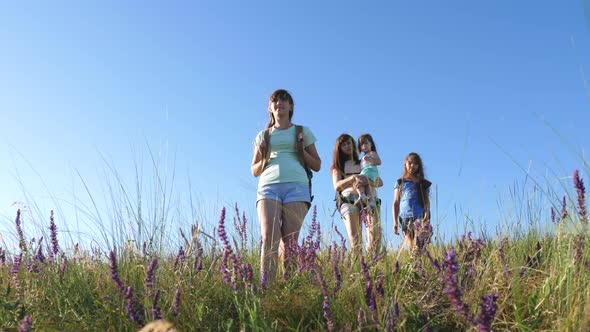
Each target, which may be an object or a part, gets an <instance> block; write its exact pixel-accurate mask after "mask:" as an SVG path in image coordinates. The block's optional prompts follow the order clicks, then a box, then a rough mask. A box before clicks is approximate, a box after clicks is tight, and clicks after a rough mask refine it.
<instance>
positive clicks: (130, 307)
mask: <svg viewBox="0 0 590 332" xmlns="http://www.w3.org/2000/svg"><path fill="white" fill-rule="evenodd" d="M125 299H126V300H127V306H126V307H125V310H127V314H128V315H129V318H130V319H131V321H132V322H134V323H136V324H137V325H138V326H143V325H144V317H143V315H144V314H143V308H142V307H141V305H140V304H138V303H137V301H135V298H134V297H133V289H132V288H131V287H127V290H126V292H125Z"/></svg>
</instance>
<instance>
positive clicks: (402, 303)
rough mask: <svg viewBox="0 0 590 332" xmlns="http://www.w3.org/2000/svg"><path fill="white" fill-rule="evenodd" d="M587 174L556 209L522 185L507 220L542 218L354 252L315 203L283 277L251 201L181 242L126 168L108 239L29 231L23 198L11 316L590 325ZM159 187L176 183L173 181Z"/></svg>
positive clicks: (206, 325)
mask: <svg viewBox="0 0 590 332" xmlns="http://www.w3.org/2000/svg"><path fill="white" fill-rule="evenodd" d="M584 174H586V179H587V175H588V170H587V169H586V170H585V171H584ZM573 178H574V181H572V182H570V187H569V188H570V189H569V191H568V192H564V193H563V196H561V197H566V199H561V198H559V196H558V197H556V195H555V193H553V195H549V198H550V200H551V204H550V207H551V210H553V211H554V212H553V213H552V214H551V215H552V216H553V217H552V220H547V218H548V217H546V216H547V215H548V213H547V212H546V211H545V213H542V210H543V209H545V210H546V208H545V207H546V204H545V201H544V200H540V199H538V196H537V195H539V194H542V195H546V194H547V191H541V190H537V191H536V192H532V193H526V192H525V191H524V190H522V188H515V189H514V191H513V197H512V199H513V200H516V201H518V202H519V204H517V205H518V206H519V207H520V208H519V209H517V210H515V213H514V214H510V215H506V216H505V217H504V218H505V219H506V220H505V223H508V224H512V225H515V224H516V225H518V224H521V223H522V222H523V221H524V222H525V223H526V225H527V226H528V227H513V228H510V229H509V230H510V233H506V232H499V233H498V234H497V235H496V236H489V235H484V234H480V235H476V234H471V233H468V234H465V235H463V236H461V237H460V238H457V239H454V240H452V241H450V242H447V243H442V242H437V243H429V240H430V237H429V236H428V234H427V233H424V234H426V235H425V236H423V237H422V240H423V241H422V242H420V245H419V249H418V250H417V251H416V252H413V253H410V252H407V251H402V252H397V251H389V252H387V251H386V252H383V253H380V254H378V255H372V256H360V257H354V256H352V255H351V254H350V252H349V251H348V250H347V249H346V243H345V241H334V242H332V243H327V242H324V241H325V240H324V238H322V236H321V234H322V233H326V232H331V231H332V230H331V229H329V227H331V226H330V224H329V223H324V222H322V220H319V219H318V217H317V215H316V214H315V210H314V211H312V213H313V218H312V227H310V228H309V232H308V233H307V234H304V235H303V236H302V237H301V240H300V243H298V244H296V245H294V246H292V247H291V248H289V250H288V258H287V259H288V261H287V271H283V272H284V273H283V276H282V277H281V278H279V279H278V280H277V281H275V282H273V283H271V284H267V283H265V282H264V281H263V280H262V279H264V278H263V276H260V275H259V272H258V271H259V270H260V261H259V254H260V252H259V247H258V243H257V240H258V239H252V237H251V234H249V233H248V231H247V229H248V227H249V226H248V221H247V220H246V215H245V213H243V212H241V211H240V210H239V208H238V207H237V206H234V207H231V209H230V208H228V209H226V208H223V209H222V211H220V215H219V220H218V223H217V224H216V225H214V226H212V228H213V229H205V227H204V226H203V224H199V223H194V224H192V225H190V226H185V227H181V228H180V229H179V230H178V234H176V237H177V238H178V239H179V241H177V242H176V244H171V243H172V242H169V241H168V242H167V241H165V240H164V239H163V238H162V235H161V233H162V231H163V228H162V227H159V226H157V225H159V224H164V223H167V222H169V220H166V218H167V216H168V215H167V214H166V213H167V211H169V208H168V206H167V204H168V203H166V202H165V200H164V199H155V198H152V200H153V203H154V206H157V207H158V211H159V212H158V213H154V214H152V215H151V216H150V217H149V220H152V221H154V223H153V224H152V223H148V222H146V220H148V219H147V217H146V214H145V211H143V210H142V209H141V206H142V205H141V202H142V200H143V197H142V196H140V195H137V196H135V197H134V198H132V195H131V194H129V193H130V190H129V189H128V188H127V187H125V186H122V185H120V184H121V181H118V184H119V185H117V186H114V185H109V186H108V188H109V189H110V193H111V194H112V195H113V199H114V200H116V199H120V200H121V202H119V203H118V202H115V201H114V202H113V205H114V206H115V207H116V208H115V210H114V211H110V212H108V213H111V214H112V216H114V217H113V220H114V225H111V227H114V228H113V230H112V231H111V233H112V234H111V235H109V236H108V237H107V239H108V241H107V243H108V247H106V248H105V247H103V248H100V247H94V246H91V247H90V248H83V247H82V246H81V245H78V244H74V245H72V246H71V247H66V246H65V245H64V244H62V243H61V242H60V241H61V240H62V234H63V233H60V232H59V229H60V220H59V218H56V217H55V216H54V215H53V212H50V213H48V215H47V218H46V220H47V221H46V222H45V224H44V225H43V226H42V227H43V228H45V229H47V230H49V231H48V232H47V234H46V235H45V236H43V237H40V238H38V239H33V238H27V237H26V232H23V231H22V223H21V218H22V214H21V211H20V210H19V211H18V212H17V215H16V217H15V220H14V236H15V237H16V239H15V240H16V243H18V248H17V249H16V250H12V251H10V250H7V248H0V291H1V292H2V296H0V327H1V328H2V329H10V328H18V327H19V326H20V328H21V330H23V331H26V330H29V329H34V330H40V331H64V330H65V331H97V330H101V331H102V330H104V331H136V330H139V329H140V328H141V327H143V326H145V325H146V324H148V323H149V322H152V321H157V320H167V321H169V322H170V323H171V324H173V325H174V327H175V329H176V330H178V331H194V330H230V331H233V330H235V331H238V330H245V331H272V330H277V331H285V330H287V331H288V330H294V331H317V330H320V331H321V330H329V331H341V330H344V331H357V330H367V331H372V330H386V331H394V330H400V331H426V330H432V331H457V330H480V331H490V330H497V331H538V330H563V331H572V330H575V331H587V330H588V329H589V328H590V302H589V301H590V287H589V285H588V284H589V282H590V278H589V277H588V275H589V273H588V272H589V269H590V252H589V248H590V243H589V240H588V236H587V234H588V229H587V212H586V210H585V209H586V201H587V199H586V198H585V188H584V179H583V177H582V174H581V173H579V172H577V171H576V173H575V174H574V177H573ZM137 179H141V175H140V174H137ZM155 188H156V190H158V192H160V193H166V192H168V193H169V192H170V191H168V189H169V187H168V189H165V188H167V187H166V186H165V185H164V182H162V181H160V182H158V183H157V185H156V186H155ZM160 198H161V197H160ZM564 202H565V203H564ZM539 205H541V206H539ZM129 206H132V207H134V208H133V209H129V208H128V207H129ZM130 222H131V224H129V223H130ZM545 225H551V228H550V229H548V228H547V227H546V226H545ZM155 226H157V227H155ZM127 227H131V228H130V229H126V228H127ZM103 231H105V230H103ZM118 232H122V234H124V235H122V236H119V237H117V236H114V235H113V234H117V233H118Z"/></svg>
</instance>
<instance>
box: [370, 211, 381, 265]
mask: <svg viewBox="0 0 590 332" xmlns="http://www.w3.org/2000/svg"><path fill="white" fill-rule="evenodd" d="M367 218H369V220H368V221H369V222H368V223H367V253H368V254H371V255H372V254H374V253H379V252H380V251H381V245H382V240H383V234H382V233H383V228H382V227H381V212H380V211H379V209H378V208H377V207H375V209H373V213H369V214H367Z"/></svg>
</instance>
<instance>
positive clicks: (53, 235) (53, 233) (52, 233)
mask: <svg viewBox="0 0 590 332" xmlns="http://www.w3.org/2000/svg"><path fill="white" fill-rule="evenodd" d="M49 237H50V239H51V253H50V254H51V256H52V257H53V256H56V255H57V252H58V251H59V246H58V243H57V226H56V225H55V220H54V218H53V210H51V212H50V215H49Z"/></svg>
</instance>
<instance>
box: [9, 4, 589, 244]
mask: <svg viewBox="0 0 590 332" xmlns="http://www.w3.org/2000/svg"><path fill="white" fill-rule="evenodd" d="M585 6H586V8H585ZM585 9H586V10H587V9H588V5H587V2H586V1H564V2H553V1H552V2H549V1H547V2H545V1H542V2H539V1H492V2H490V1H488V2H480V1H460V2H440V1H431V2H402V1H398V2H394V1H366V2H358V1H354V2H353V1H313V2H311V1H297V2H288V3H285V2H270V1H268V2H258V1H248V2H228V1H207V2H201V1H190V2H189V1H187V2H174V1H173V2H166V3H163V2H161V3H157V2H142V3H141V4H140V3H139V2H125V3H120V2H115V1H100V2H99V1H83V2H76V3H73V2H65V1H64V2H62V1H57V2H41V1H40V2H33V3H26V4H13V3H3V4H1V5H0V45H1V52H0V77H1V79H0V112H1V115H2V117H1V119H2V120H1V121H0V158H1V160H2V163H0V184H1V189H0V213H1V215H2V222H1V226H0V232H2V234H4V241H6V240H7V238H9V237H12V236H13V235H12V233H14V227H13V224H12V223H11V222H9V221H11V220H13V219H14V216H15V209H16V208H15V206H14V205H13V203H14V202H19V201H20V202H23V201H26V200H27V199H29V200H30V201H29V204H31V201H34V202H35V204H36V205H37V206H38V209H39V210H40V211H41V212H42V213H44V214H45V220H38V219H39V218H37V221H36V222H39V223H44V224H46V223H47V219H48V215H49V210H50V209H55V210H56V211H58V212H59V214H60V215H59V216H58V218H57V223H58V226H59V227H61V228H60V229H62V230H65V229H67V230H69V231H71V232H74V233H75V232H76V229H78V228H82V230H81V232H83V233H86V234H88V233H89V232H88V230H87V229H86V230H84V228H85V227H89V226H85V224H88V222H87V221H85V220H84V216H83V215H82V213H81V212H80V211H79V210H78V211H77V212H72V211H74V210H72V208H71V206H73V205H76V204H82V202H83V201H85V200H86V201H87V195H86V194H85V191H84V188H83V186H82V184H81V181H80V178H79V176H78V173H79V174H80V175H81V177H82V178H83V179H84V181H85V182H86V184H87V185H88V186H89V188H90V190H91V192H92V193H93V195H94V196H95V198H96V199H97V200H101V199H102V198H103V197H109V195H108V187H107V186H106V185H105V183H108V181H107V180H105V179H109V178H110V179H111V180H110V181H112V180H113V175H112V173H110V174H109V172H108V167H107V166H106V163H105V161H104V160H106V161H107V162H108V163H109V164H111V165H113V166H114V167H115V169H116V170H117V172H118V174H119V175H120V177H121V180H122V181H123V182H125V183H126V184H127V185H128V186H129V187H130V188H133V186H134V183H135V169H140V170H144V173H145V175H144V176H145V177H146V178H147V177H148V175H149V174H150V172H151V171H150V163H151V161H150V156H149V152H148V148H147V147H148V146H149V147H150V148H151V150H152V152H153V153H154V154H155V155H160V157H156V158H159V159H160V160H162V162H161V164H160V166H159V168H160V170H161V171H162V173H164V174H169V175H168V178H169V179H170V178H171V176H170V174H171V172H172V171H171V170H172V169H175V170H176V173H175V176H176V177H175V185H174V187H173V188H171V189H170V192H171V194H170V197H171V198H173V199H175V200H176V199H177V200H178V201H179V202H181V201H182V202H186V201H187V197H188V194H187V193H188V191H189V189H188V186H187V179H190V181H191V188H192V193H193V199H194V200H195V203H194V205H197V206H198V208H196V209H197V210H198V211H197V213H196V214H197V215H198V216H199V218H200V219H202V220H201V221H203V222H209V223H210V224H211V225H212V224H213V223H215V222H216V221H217V216H218V213H219V209H220V208H221V206H226V207H231V206H233V205H234V204H235V203H236V202H237V204H238V205H239V207H240V208H241V209H242V210H244V211H245V212H246V214H247V217H248V218H249V220H250V222H251V223H253V224H254V225H255V226H254V228H257V227H258V226H257V221H256V219H257V218H256V213H255V207H254V201H255V191H256V184H257V179H256V178H254V177H252V175H251V174H250V167H249V166H250V162H251V158H252V141H253V139H254V136H255V135H256V133H257V132H258V131H259V130H261V129H263V127H264V126H265V124H266V123H267V120H268V115H267V100H268V96H269V95H270V93H271V92H272V91H273V90H275V89H277V88H286V89H288V90H289V91H291V92H292V94H293V97H294V99H295V104H296V106H295V115H294V118H293V121H294V122H295V123H299V124H303V125H306V126H309V127H310V128H311V129H312V130H313V132H314V133H315V135H316V137H317V143H316V146H317V148H318V151H319V154H320V156H321V158H322V169H321V171H320V173H319V174H316V175H315V177H314V194H315V196H316V199H315V201H314V203H315V204H317V206H318V211H319V214H318V219H319V220H320V221H321V222H322V223H323V230H324V232H327V228H328V227H329V224H331V222H332V220H333V221H334V223H335V224H336V225H337V226H338V228H339V229H340V230H341V231H344V226H343V224H342V222H341V221H340V219H339V217H338V215H336V216H334V217H333V218H332V217H330V214H331V213H332V212H333V210H334V202H333V200H332V199H333V196H334V193H333V189H332V182H331V177H330V172H329V168H330V164H331V158H332V149H333V145H334V142H335V139H336V137H337V136H338V135H339V134H341V133H343V132H347V133H349V134H351V135H353V136H355V137H357V136H358V135H359V134H361V133H364V132H369V133H371V134H372V135H373V137H374V138H375V141H376V144H377V147H378V152H379V153H380V155H381V159H382V161H383V164H382V166H381V167H380V171H381V174H382V177H383V180H384V183H385V185H384V187H383V189H382V190H381V191H380V195H381V197H382V199H383V201H384V203H385V204H384V207H383V214H384V220H385V227H386V237H387V240H388V241H389V242H390V243H393V244H394V245H397V244H398V243H399V240H400V238H399V237H395V236H394V235H393V232H392V230H391V227H392V223H391V211H390V206H391V201H392V188H393V184H394V181H395V179H396V178H397V177H399V175H400V173H401V169H402V161H403V158H404V156H405V155H406V154H407V153H408V152H410V151H416V152H419V153H420V154H421V155H422V157H423V160H424V163H425V166H426V175H427V178H429V179H430V180H431V181H432V182H434V184H435V188H436V192H437V197H436V199H435V200H436V205H435V207H434V209H435V211H434V216H435V219H436V220H434V223H435V224H436V225H437V227H438V229H439V234H440V235H441V236H443V234H444V236H443V237H446V238H449V237H451V236H455V235H460V234H462V233H463V232H464V230H465V227H466V226H465V225H466V222H465V215H468V216H469V217H470V219H472V220H473V224H472V225H471V226H468V229H472V230H478V229H480V228H484V229H488V230H491V231H492V232H493V231H494V230H495V228H496V227H497V226H498V225H499V224H500V223H501V220H502V218H505V217H506V213H507V212H510V211H508V210H510V209H512V207H510V208H508V207H505V208H503V209H500V208H499V207H498V201H501V202H503V204H507V205H506V206H512V205H514V203H517V202H515V200H514V199H513V198H512V196H511V194H510V193H511V191H512V192H513V191H515V190H514V188H515V184H518V186H521V185H522V183H524V182H525V178H526V172H525V171H524V170H523V169H522V168H524V169H525V170H528V171H529V174H530V178H534V179H536V180H538V181H539V180H540V181H541V182H540V183H541V184H543V185H544V186H546V184H547V183H548V184H549V185H550V186H551V187H552V188H554V189H555V190H556V194H557V195H558V196H561V195H563V191H562V190H563V189H562V187H561V186H562V185H563V186H570V184H571V179H570V178H568V177H571V174H572V172H573V169H574V168H579V169H582V168H583V165H582V162H581V161H580V159H581V158H585V159H586V160H588V156H587V153H588V143H589V142H590V140H589V137H590V135H589V134H588V128H589V125H590V105H589V93H590V90H589V89H588V87H587V86H586V84H587V83H586V82H585V77H590V60H589V59H590V29H589V27H590V19H589V16H588V12H587V11H585ZM545 121H546V122H547V123H549V124H550V125H551V126H553V127H554V128H555V129H556V130H557V132H559V135H556V134H555V133H554V131H553V130H552V129H551V128H550V127H549V126H548V125H547V124H546V123H545ZM134 161H137V163H138V164H137V165H139V166H137V165H135V164H134ZM105 173H106V175H105ZM582 175H583V177H584V180H585V182H586V183H588V182H589V181H588V174H587V172H583V173H582ZM545 179H547V180H546V181H547V182H545ZM144 181H145V182H148V181H147V179H145V180H144ZM526 181H528V183H531V181H530V180H526ZM146 189H147V190H149V189H150V188H149V187H148V188H146ZM105 191H106V192H107V193H106V194H104V193H105ZM25 193H26V195H25ZM85 204H87V203H85ZM542 205H543V206H542V207H541V208H542V209H543V213H548V209H549V205H548V204H547V203H546V202H543V203H542ZM177 206H178V208H179V209H182V208H183V207H182V204H181V203H178V205H177ZM105 214H107V215H108V214H109V213H108V212H105ZM174 214H175V215H178V216H179V217H178V218H174V219H173V220H171V222H178V226H177V225H171V226H172V228H176V229H177V228H178V227H185V226H186V225H188V224H190V219H191V218H192V216H191V215H192V213H191V212H188V211H175V212H174ZM230 215H231V214H230ZM502 215H504V217H503V216H502ZM182 216H187V218H184V219H183V217H182ZM64 224H67V226H65V225H64ZM25 229H26V231H27V232H28V233H29V234H31V235H33V234H34V232H35V231H34V230H33V227H32V226H31V225H30V223H29V224H28V225H25ZM185 230H186V228H185ZM0 240H1V239H0Z"/></svg>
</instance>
